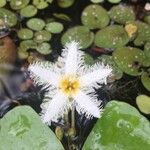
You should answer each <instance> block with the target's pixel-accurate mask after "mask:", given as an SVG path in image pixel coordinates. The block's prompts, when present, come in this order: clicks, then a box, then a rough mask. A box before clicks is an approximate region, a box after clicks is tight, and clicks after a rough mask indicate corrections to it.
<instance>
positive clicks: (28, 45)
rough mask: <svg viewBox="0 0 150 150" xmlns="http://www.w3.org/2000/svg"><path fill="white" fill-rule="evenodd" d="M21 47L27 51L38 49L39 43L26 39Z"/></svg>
mask: <svg viewBox="0 0 150 150" xmlns="http://www.w3.org/2000/svg"><path fill="white" fill-rule="evenodd" d="M19 47H20V48H21V49H22V50H25V51H26V50H28V49H36V48H37V44H36V43H35V42H34V41H33V40H25V41H22V42H21V43H20V45H19Z"/></svg>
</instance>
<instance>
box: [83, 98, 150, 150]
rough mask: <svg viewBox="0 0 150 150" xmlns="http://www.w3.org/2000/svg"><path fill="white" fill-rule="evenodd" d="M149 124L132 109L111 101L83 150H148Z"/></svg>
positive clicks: (149, 142) (126, 105) (124, 104)
mask: <svg viewBox="0 0 150 150" xmlns="http://www.w3.org/2000/svg"><path fill="white" fill-rule="evenodd" d="M149 135H150V122H149V121H148V120H147V119H146V118H145V117H143V116H142V115H141V114H140V113H139V112H138V111H137V110H136V109H135V108H134V107H132V106H130V105H129V104H127V103H124V102H117V101H111V102H109V103H108V104H107V106H106V108H105V111H104V113H103V114H102V117H101V119H99V120H98V121H97V123H96V124H95V126H94V128H93V130H92V132H91V133H90V135H89V136H88V138H87V140H86V142H85V144H84V146H83V150H141V149H143V150H149V148H150V136H149Z"/></svg>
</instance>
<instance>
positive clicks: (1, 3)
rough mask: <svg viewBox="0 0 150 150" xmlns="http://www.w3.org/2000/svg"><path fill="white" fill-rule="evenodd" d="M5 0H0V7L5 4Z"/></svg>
mask: <svg viewBox="0 0 150 150" xmlns="http://www.w3.org/2000/svg"><path fill="white" fill-rule="evenodd" d="M6 3H7V2H6V0H0V8H1V7H4V6H5V5H6Z"/></svg>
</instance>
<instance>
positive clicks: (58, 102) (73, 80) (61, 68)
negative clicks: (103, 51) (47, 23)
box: [29, 42, 112, 124]
mask: <svg viewBox="0 0 150 150" xmlns="http://www.w3.org/2000/svg"><path fill="white" fill-rule="evenodd" d="M83 54H84V53H83V52H82V51H80V50H79V44H78V43H76V42H71V43H68V44H67V45H66V47H65V49H63V52H62V56H61V57H60V58H59V59H58V62H57V63H56V64H51V63H50V62H35V63H33V64H31V65H30V66H29V71H30V72H31V76H32V77H33V79H34V81H35V82H36V83H37V84H46V85H48V89H49V91H48V93H47V94H46V95H45V99H44V101H43V104H42V105H41V107H42V113H41V114H42V120H43V122H44V123H47V124H50V123H51V121H57V119H58V118H60V117H63V115H64V113H66V112H67V111H68V109H72V108H73V107H75V108H76V110H77V112H78V113H79V114H85V116H86V117H88V118H91V117H93V116H94V117H97V118H99V117H100V115H101V112H102V108H101V101H98V100H97V95H96V94H95V93H94V89H93V87H96V88H97V87H98V86H99V85H98V84H102V83H106V78H107V77H108V76H109V75H110V74H111V71H112V69H111V68H109V66H104V65H103V64H100V63H97V64H95V65H93V66H91V67H88V66H86V65H85V64H84V55H83Z"/></svg>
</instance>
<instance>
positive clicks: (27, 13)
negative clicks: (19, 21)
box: [20, 5, 38, 17]
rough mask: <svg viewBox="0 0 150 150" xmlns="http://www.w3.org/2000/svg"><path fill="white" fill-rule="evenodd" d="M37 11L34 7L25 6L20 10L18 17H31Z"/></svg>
mask: <svg viewBox="0 0 150 150" xmlns="http://www.w3.org/2000/svg"><path fill="white" fill-rule="evenodd" d="M37 12H38V10H37V8H36V7H35V6H34V5H27V6H26V7H24V8H22V9H21V10H20V15H21V16H23V17H33V16H35V15H36V14H37Z"/></svg>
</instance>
